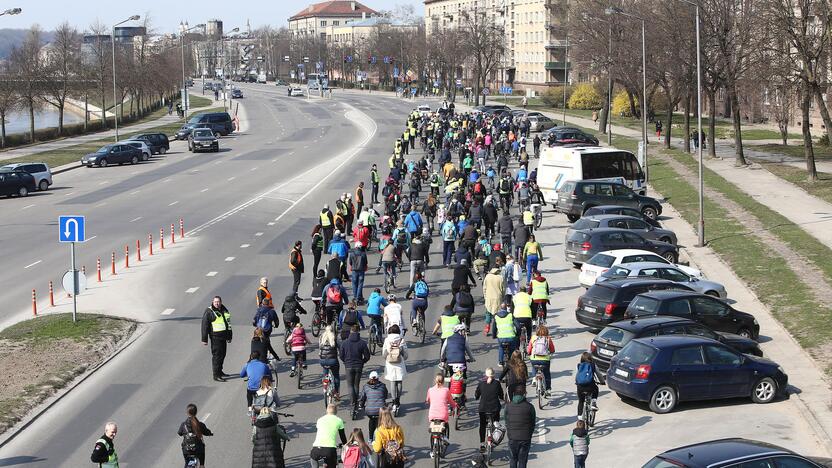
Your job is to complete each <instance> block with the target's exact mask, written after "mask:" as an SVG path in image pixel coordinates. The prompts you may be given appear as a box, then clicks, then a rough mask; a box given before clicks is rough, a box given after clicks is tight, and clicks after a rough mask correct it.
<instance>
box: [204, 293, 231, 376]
mask: <svg viewBox="0 0 832 468" xmlns="http://www.w3.org/2000/svg"><path fill="white" fill-rule="evenodd" d="M209 338H210V339H211V367H212V369H213V372H214V380H216V381H218V382H224V381H225V377H228V376H229V375H230V374H226V373H225V372H223V370H222V365H223V362H224V361H225V353H226V351H227V349H228V343H230V342H231V338H232V333H231V314H230V313H229V312H228V309H226V308H225V306H224V305H223V304H222V298H221V297H220V296H214V299H213V300H212V301H211V305H210V306H209V307H208V308H206V309H205V312H204V313H203V314H202V344H203V345H204V346H208V339H209Z"/></svg>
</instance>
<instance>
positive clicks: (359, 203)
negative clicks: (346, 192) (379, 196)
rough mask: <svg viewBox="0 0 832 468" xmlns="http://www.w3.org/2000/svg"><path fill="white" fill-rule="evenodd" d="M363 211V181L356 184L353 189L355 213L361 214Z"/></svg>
mask: <svg viewBox="0 0 832 468" xmlns="http://www.w3.org/2000/svg"><path fill="white" fill-rule="evenodd" d="M363 209H364V181H363V180H362V181H361V182H359V183H358V187H356V188H355V212H356V213H361V211H363Z"/></svg>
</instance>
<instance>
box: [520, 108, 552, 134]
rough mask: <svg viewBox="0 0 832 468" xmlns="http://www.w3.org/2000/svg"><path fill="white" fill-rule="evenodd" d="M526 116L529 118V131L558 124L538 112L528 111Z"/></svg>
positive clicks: (538, 130)
mask: <svg viewBox="0 0 832 468" xmlns="http://www.w3.org/2000/svg"><path fill="white" fill-rule="evenodd" d="M526 116H527V117H528V118H529V131H532V132H542V131H545V130H549V129H550V128H554V127H556V126H557V125H558V124H557V123H556V122H555V121H554V120H552V119H550V118H549V117H546V116H545V115H543V114H541V113H540V112H529V113H528V114H526Z"/></svg>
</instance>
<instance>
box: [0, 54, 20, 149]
mask: <svg viewBox="0 0 832 468" xmlns="http://www.w3.org/2000/svg"><path fill="white" fill-rule="evenodd" d="M0 66H2V73H3V78H2V80H0V147H3V148H5V147H6V115H8V114H9V113H11V112H14V111H16V110H17V109H18V108H19V107H20V96H19V95H18V94H17V90H16V88H17V86H16V84H15V82H14V81H13V73H12V70H10V69H9V63H8V62H6V63H4V64H2V65H0Z"/></svg>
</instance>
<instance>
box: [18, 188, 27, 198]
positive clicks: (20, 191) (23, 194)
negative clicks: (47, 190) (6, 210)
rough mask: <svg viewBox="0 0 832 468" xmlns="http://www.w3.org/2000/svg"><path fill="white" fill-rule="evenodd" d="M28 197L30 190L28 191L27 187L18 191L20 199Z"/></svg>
mask: <svg viewBox="0 0 832 468" xmlns="http://www.w3.org/2000/svg"><path fill="white" fill-rule="evenodd" d="M28 195H29V189H27V188H26V187H20V188H19V189H17V196H18V197H25V196H28Z"/></svg>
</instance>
